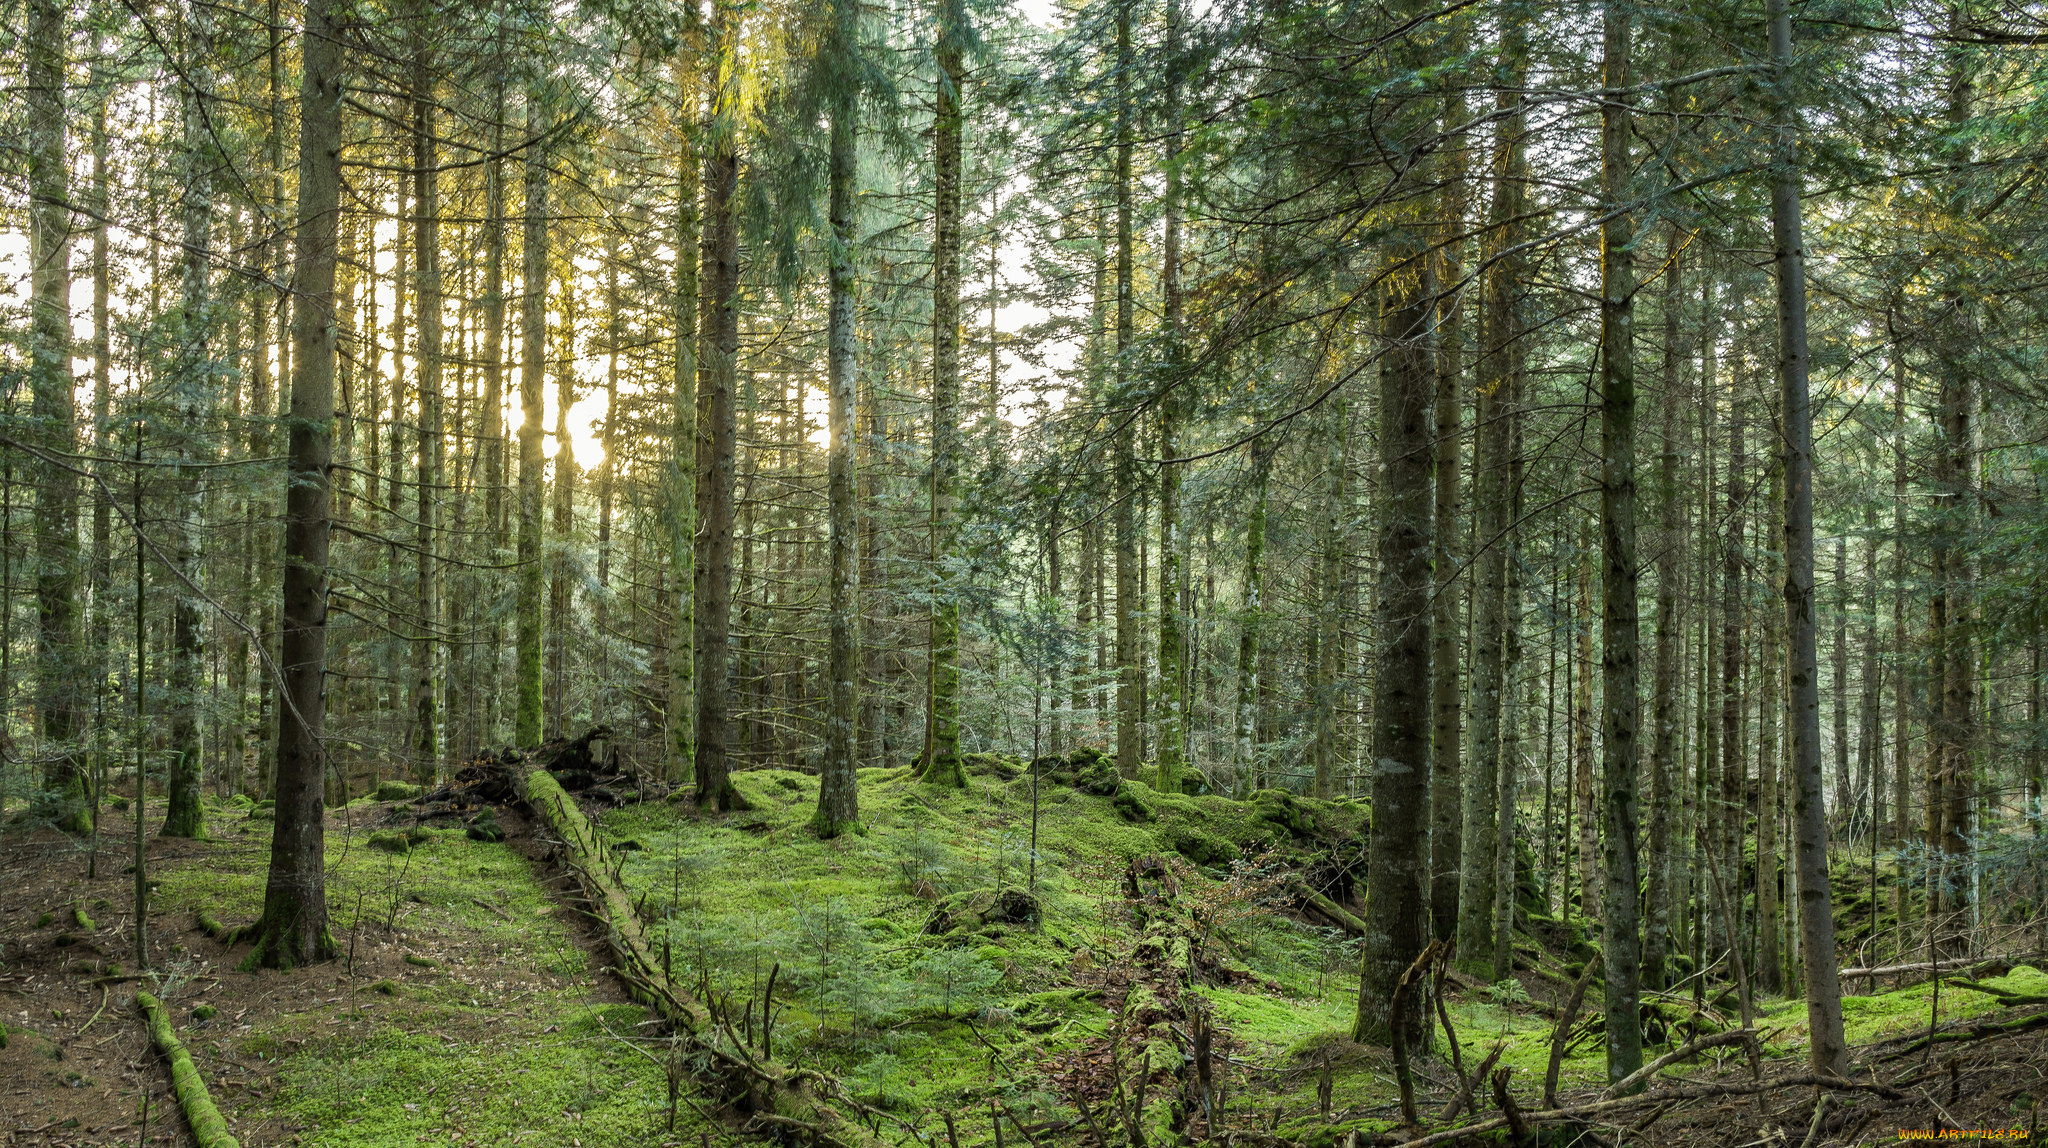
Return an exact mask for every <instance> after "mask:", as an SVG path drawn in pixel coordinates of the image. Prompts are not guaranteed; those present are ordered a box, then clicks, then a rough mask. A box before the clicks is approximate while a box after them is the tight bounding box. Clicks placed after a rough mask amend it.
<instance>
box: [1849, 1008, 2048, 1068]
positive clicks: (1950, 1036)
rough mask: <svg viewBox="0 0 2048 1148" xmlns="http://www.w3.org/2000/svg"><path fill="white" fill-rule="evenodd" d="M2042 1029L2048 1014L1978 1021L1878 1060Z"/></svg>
mask: <svg viewBox="0 0 2048 1148" xmlns="http://www.w3.org/2000/svg"><path fill="white" fill-rule="evenodd" d="M2042 1028H2048V1012H2044V1013H2037V1014H2035V1015H2034V1016H2026V1017H2021V1018H2019V1019H2018V1020H2008V1021H1977V1022H1976V1023H1974V1024H1970V1025H1966V1026H1964V1027H1962V1028H1952V1029H1943V1030H1941V1031H1940V1032H1930V1033H1927V1034H1925V1035H1924V1036H1919V1037H1915V1038H1914V1039H1913V1040H1912V1041H1910V1042H1908V1043H1907V1044H1905V1045H1904V1046H1902V1047H1899V1048H1895V1049H1892V1050H1891V1051H1889V1052H1887V1053H1885V1054H1884V1055H1883V1056H1882V1057H1879V1058H1878V1059H1880V1060H1897V1059H1898V1058H1899V1057H1902V1056H1911V1055H1913V1054H1914V1053H1916V1052H1919V1051H1920V1050H1921V1049H1923V1048H1932V1047H1933V1046H1935V1045H1937V1044H1955V1043H1964V1042H1968V1041H1973V1040H1990V1039H1992V1038H1993V1037H2000V1036H2014V1035H2017V1034H2019V1033H2023V1032H2033V1031H2034V1030H2035V1029H2042Z"/></svg>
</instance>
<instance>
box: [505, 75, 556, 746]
mask: <svg viewBox="0 0 2048 1148" xmlns="http://www.w3.org/2000/svg"><path fill="white" fill-rule="evenodd" d="M546 100H547V91H546V88H545V87H544V86H543V85H541V84H538V83H536V84H533V85H532V86H530V87H529V88H528V89H527V92H526V131H527V134H528V135H529V136H531V137H538V136H540V135H541V134H542V133H544V132H545V130H546V114H545V111H544V109H545V107H546ZM523 174H524V183H525V185H526V215H525V218H524V220H523V223H522V235H521V240H520V286H519V290H520V296H521V297H520V304H519V411H520V419H519V541H518V546H519V555H518V562H519V586H518V591H517V594H516V597H515V604H514V607H513V613H514V619H513V630H514V637H513V646H514V649H513V655H512V666H513V669H512V675H513V681H514V695H515V698H516V701H515V702H514V714H513V734H512V737H513V741H514V743H515V744H517V745H519V746H520V747H521V748H526V749H530V748H532V747H534V746H537V745H539V744H540V741H541V717H542V707H543V701H542V696H543V695H542V692H541V641H542V639H541V584H542V581H543V574H544V571H543V570H542V567H541V550H542V548H543V545H544V539H543V538H542V537H541V532H542V530H543V529H544V527H543V526H542V523H541V472H542V468H543V467H544V466H545V465H546V463H545V462H544V461H543V459H542V457H541V441H540V440H541V417H542V414H543V412H542V409H541V388H542V387H543V386H544V385H546V381H547V344H548V298H547V296H548V286H547V285H548V160H547V155H546V154H545V152H544V151H543V149H542V148H540V147H539V146H538V145H535V146H533V147H529V148H528V149H527V151H526V161H525V171H524V173H523Z"/></svg>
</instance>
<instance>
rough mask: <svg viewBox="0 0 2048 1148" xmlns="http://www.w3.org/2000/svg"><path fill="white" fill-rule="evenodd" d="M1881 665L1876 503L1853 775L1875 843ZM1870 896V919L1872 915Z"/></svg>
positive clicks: (1881, 817) (1868, 544) (1867, 527)
mask: <svg viewBox="0 0 2048 1148" xmlns="http://www.w3.org/2000/svg"><path fill="white" fill-rule="evenodd" d="M1883 688H1884V666H1883V665H1882V664H1881V663H1880V662H1879V661H1878V646H1877V507H1876V506H1874V505H1872V506H1868V507H1865V508H1864V511H1863V682H1862V688H1861V689H1860V690H1859V691H1858V697H1857V702H1856V776H1857V779H1858V780H1857V786H1858V788H1859V789H1861V790H1863V791H1865V792H1868V793H1869V794H1870V832H1871V834H1872V844H1873V845H1875V844H1876V843H1877V841H1878V840H1879V839H1881V838H1882V837H1883V835H1884V832H1883V831H1884V827H1885V825H1886V824H1887V818H1886V813H1887V812H1888V811H1887V810H1886V809H1885V807H1884V806H1885V798H1886V794H1885V788H1884V752H1883V749H1882V742H1883V739H1884V734H1883V731H1882V725H1883V715H1882V713H1881V707H1882V703H1881V702H1880V701H1879V698H1880V697H1881V696H1882V695H1881V692H1880V691H1882V690H1883ZM1876 904H1877V902H1876V900H1875V899H1874V898H1873V899H1872V901H1871V905H1872V920H1873V922H1874V921H1875V919H1876V908H1875V907H1876Z"/></svg>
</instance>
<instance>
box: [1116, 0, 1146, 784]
mask: <svg viewBox="0 0 2048 1148" xmlns="http://www.w3.org/2000/svg"><path fill="white" fill-rule="evenodd" d="M1116 60H1117V67H1116V176H1115V179H1116V363H1115V370H1114V372H1113V376H1114V385H1113V389H1112V392H1111V393H1112V394H1113V395H1114V396H1115V397H1116V398H1117V399H1118V400H1125V399H1127V398H1128V397H1129V394H1130V387H1131V379H1130V358H1131V341H1132V339H1133V338H1134V329H1133V326H1132V323H1133V317H1132V313H1131V311H1132V286H1131V273H1132V270H1133V267H1132V252H1131V247H1132V226H1133V224H1132V221H1131V197H1132V195H1133V188H1132V186H1131V152H1132V149H1133V148H1134V147H1135V146H1136V125H1135V123H1134V120H1133V116H1134V111H1133V108H1132V102H1131V73H1132V70H1133V69H1134V68H1135V67H1136V64H1135V62H1134V58H1133V52H1132V48H1131V0H1119V2H1118V4H1117V12H1116ZM1113 450H1114V454H1115V461H1114V462H1113V463H1112V467H1113V469H1114V471H1115V476H1116V489H1115V491H1114V492H1113V494H1112V497H1113V498H1114V499H1115V502H1116V508H1115V510H1114V512H1113V513H1112V515H1111V517H1112V519H1113V521H1114V524H1115V531H1116V668H1117V683H1116V763H1117V768H1118V769H1119V770H1121V771H1123V774H1124V776H1126V777H1134V776H1136V775H1137V773H1138V770H1139V768H1140V766H1141V765H1142V764H1143V759H1144V747H1143V745H1142V744H1141V743H1140V741H1139V737H1138V722H1139V721H1140V719H1141V708H1142V706H1143V700H1142V694H1143V692H1144V688H1145V672H1144V669H1143V668H1142V667H1141V666H1139V664H1138V641H1139V634H1138V612H1139V610H1141V609H1142V608H1143V607H1142V605H1141V603H1140V601H1139V593H1140V591H1139V589H1138V568H1139V563H1140V561H1141V560H1140V558H1139V556H1138V537H1137V536H1138V526H1137V520H1136V514H1135V503H1136V502H1137V500H1138V481H1137V473H1136V471H1137V464H1136V463H1135V462H1133V461H1132V458H1131V456H1132V455H1133V454H1135V453H1136V451H1137V444H1136V443H1135V442H1134V441H1133V440H1132V432H1131V429H1130V422H1129V421H1128V420H1126V422H1125V423H1124V429H1123V431H1122V432H1121V433H1119V434H1118V435H1117V441H1116V446H1115V447H1114V448H1113Z"/></svg>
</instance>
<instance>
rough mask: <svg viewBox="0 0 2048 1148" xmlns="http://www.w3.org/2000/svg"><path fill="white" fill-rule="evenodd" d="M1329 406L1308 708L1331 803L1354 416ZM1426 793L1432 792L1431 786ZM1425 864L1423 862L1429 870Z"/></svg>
mask: <svg viewBox="0 0 2048 1148" xmlns="http://www.w3.org/2000/svg"><path fill="white" fill-rule="evenodd" d="M1431 373H1434V372H1431ZM1325 406H1326V408H1327V419H1328V425H1327V427H1326V428H1325V433H1327V434H1328V436H1329V437H1328V438H1327V439H1326V440H1325V443H1326V445H1325V448H1324V449H1325V452H1326V453H1325V454H1324V456H1323V503H1322V508H1321V510H1320V512H1319V514H1318V518H1319V519H1320V521H1319V522H1318V523H1317V533H1318V534H1319V535H1320V539H1319V542H1320V549H1321V551H1322V554H1321V564H1320V566H1319V569H1318V572H1317V578H1316V589H1317V593H1318V594H1319V595H1320V596H1321V597H1320V600H1319V601H1318V603H1317V609H1316V643H1315V656H1314V658H1313V661H1312V665H1311V667H1310V683H1311V685H1310V705H1311V707H1312V714H1313V720H1314V722H1315V728H1314V734H1313V736H1314V739H1315V740H1314V744H1313V753H1314V763H1315V765H1314V769H1315V778H1314V785H1315V789H1314V793H1315V796H1317V797H1320V798H1323V799H1324V800H1329V799H1330V798H1332V797H1335V796H1336V788H1337V763H1338V758H1339V755H1340V751H1339V747H1338V741H1339V738H1340V737H1341V733H1342V731H1341V729H1340V727H1339V724H1338V723H1339V720H1340V710H1341V706H1342V701H1343V699H1341V698H1339V697H1338V696H1337V690H1338V687H1337V681H1338V675H1339V673H1340V672H1341V667H1342V666H1343V664H1344V648H1343V629H1344V627H1343V620H1344V617H1345V610H1344V534H1345V531H1344V527H1345V524H1346V522H1347V521H1348V519H1349V517H1350V513H1351V506H1350V502H1351V499H1350V483H1349V481H1348V480H1349V479H1350V476H1351V472H1350V466H1349V462H1348V460H1347V458H1346V455H1345V449H1344V448H1345V446H1346V445H1347V442H1348V439H1349V436H1350V424H1351V418H1350V415H1351V412H1350V405H1349V404H1348V403H1347V402H1346V401H1345V398H1344V393H1343V392H1342V391H1339V392H1337V393H1336V394H1333V395H1331V396H1330V398H1329V400H1328V402H1327V403H1326V404H1325ZM1432 410H1434V396H1432ZM1432 421H1434V420H1433V418H1432ZM1423 783H1424V785H1425V787H1426V786H1427V784H1428V779H1427V778H1424V779H1423ZM1424 792H1425V793H1427V792H1428V790H1427V788H1425V789H1424ZM1427 861H1428V859H1427V858H1424V869H1425V871H1427V869H1428V864H1427Z"/></svg>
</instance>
